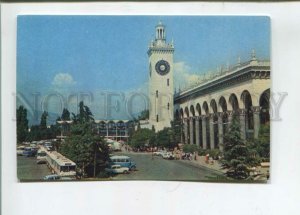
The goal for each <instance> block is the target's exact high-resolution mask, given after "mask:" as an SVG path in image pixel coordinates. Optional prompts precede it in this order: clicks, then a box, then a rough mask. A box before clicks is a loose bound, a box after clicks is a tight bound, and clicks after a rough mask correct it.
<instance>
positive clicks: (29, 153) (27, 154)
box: [23, 147, 37, 157]
mask: <svg viewBox="0 0 300 215" xmlns="http://www.w3.org/2000/svg"><path fill="white" fill-rule="evenodd" d="M36 153H37V150H36V149H35V148H32V147H26V148H25V149H24V151H23V156H25V157H34V156H36Z"/></svg>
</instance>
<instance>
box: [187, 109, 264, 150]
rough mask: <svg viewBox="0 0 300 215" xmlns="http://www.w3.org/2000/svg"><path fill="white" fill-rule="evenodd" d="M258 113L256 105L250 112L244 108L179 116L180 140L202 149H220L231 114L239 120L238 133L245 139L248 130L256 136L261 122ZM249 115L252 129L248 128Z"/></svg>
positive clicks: (259, 110) (230, 120) (259, 111)
mask: <svg viewBox="0 0 300 215" xmlns="http://www.w3.org/2000/svg"><path fill="white" fill-rule="evenodd" d="M260 114H261V107H259V106H257V107H251V113H250V114H249V112H247V111H246V110H245V109H238V110H234V111H225V112H217V113H212V114H205V115H199V116H190V117H183V118H181V120H182V124H183V132H182V135H183V136H182V141H183V143H185V144H196V145H198V146H199V147H201V148H203V149H215V148H219V149H220V150H222V149H223V148H222V147H223V143H224V134H225V133H226V132H227V131H228V129H229V126H230V124H231V122H232V117H233V115H235V116H236V117H237V118H238V120H239V124H240V132H241V133H240V134H241V138H242V139H243V140H246V139H247V137H248V136H249V135H248V134H247V133H249V132H250V133H252V136H253V137H254V138H257V137H258V134H259V129H260V124H261V120H260ZM251 115H252V116H251ZM249 117H253V129H250V128H249V125H248V119H249Z"/></svg>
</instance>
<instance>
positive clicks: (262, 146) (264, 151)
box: [249, 123, 270, 161]
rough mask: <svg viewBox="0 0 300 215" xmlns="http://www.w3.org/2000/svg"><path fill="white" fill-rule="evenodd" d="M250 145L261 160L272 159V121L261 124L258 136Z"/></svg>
mask: <svg viewBox="0 0 300 215" xmlns="http://www.w3.org/2000/svg"><path fill="white" fill-rule="evenodd" d="M249 145H250V148H251V149H252V150H253V151H254V154H255V155H256V156H259V158H260V159H261V160H263V161H269V160H270V123H268V124H265V125H261V126H260V130H259V135H258V138H257V139H254V140H252V141H249Z"/></svg>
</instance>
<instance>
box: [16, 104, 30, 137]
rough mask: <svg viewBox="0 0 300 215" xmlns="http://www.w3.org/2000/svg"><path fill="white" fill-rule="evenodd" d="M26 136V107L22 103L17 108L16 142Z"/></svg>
mask: <svg viewBox="0 0 300 215" xmlns="http://www.w3.org/2000/svg"><path fill="white" fill-rule="evenodd" d="M27 137H28V119H27V109H26V108H24V107H23V106H22V105H21V106H19V108H18V109H17V142H18V143H20V142H23V141H25V140H26V139H27Z"/></svg>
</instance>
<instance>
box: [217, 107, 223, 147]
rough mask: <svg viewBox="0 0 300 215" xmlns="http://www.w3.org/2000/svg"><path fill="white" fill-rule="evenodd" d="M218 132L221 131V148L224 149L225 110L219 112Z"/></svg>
mask: <svg viewBox="0 0 300 215" xmlns="http://www.w3.org/2000/svg"><path fill="white" fill-rule="evenodd" d="M218 132H219V149H220V150H221V151H223V149H224V145H223V144H224V138H223V133H224V132H223V112H219V113H218Z"/></svg>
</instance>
